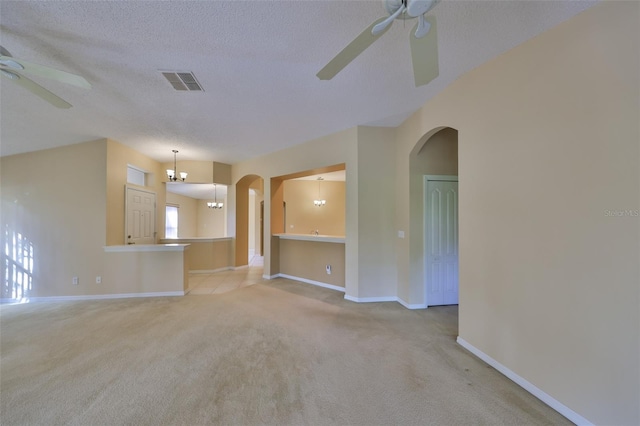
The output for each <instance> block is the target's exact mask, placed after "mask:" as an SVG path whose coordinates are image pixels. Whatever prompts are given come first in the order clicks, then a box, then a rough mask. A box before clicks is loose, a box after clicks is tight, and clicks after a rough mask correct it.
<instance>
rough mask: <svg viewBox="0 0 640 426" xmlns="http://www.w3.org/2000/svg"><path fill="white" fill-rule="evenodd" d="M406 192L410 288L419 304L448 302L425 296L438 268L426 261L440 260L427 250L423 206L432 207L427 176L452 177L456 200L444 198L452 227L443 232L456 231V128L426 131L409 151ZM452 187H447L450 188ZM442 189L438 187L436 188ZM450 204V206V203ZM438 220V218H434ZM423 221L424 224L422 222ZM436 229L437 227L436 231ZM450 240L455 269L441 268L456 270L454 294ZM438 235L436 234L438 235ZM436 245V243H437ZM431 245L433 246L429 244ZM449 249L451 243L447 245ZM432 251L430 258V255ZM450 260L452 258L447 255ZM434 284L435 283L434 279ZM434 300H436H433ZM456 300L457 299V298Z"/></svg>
mask: <svg viewBox="0 0 640 426" xmlns="http://www.w3.org/2000/svg"><path fill="white" fill-rule="evenodd" d="M409 170H410V181H409V192H410V201H409V202H410V209H409V211H410V213H409V216H410V218H409V220H410V229H411V238H410V243H409V257H410V259H411V261H410V264H409V269H410V270H409V282H410V286H411V288H412V294H416V295H419V298H421V299H422V303H420V305H421V306H424V307H425V308H426V307H427V306H429V305H433V304H450V302H451V298H450V297H449V298H448V299H445V301H446V303H442V302H440V301H436V300H428V294H427V289H428V286H429V285H430V284H433V282H432V280H437V279H439V278H438V274H440V272H439V271H437V270H436V268H435V267H433V268H432V270H429V264H428V262H429V261H433V260H434V259H435V261H440V260H441V259H440V258H439V257H438V256H435V257H434V256H433V253H430V251H431V250H430V249H429V248H428V247H430V243H433V241H428V240H427V235H428V234H429V235H431V236H433V232H434V231H433V229H427V227H428V226H429V223H430V221H428V220H425V219H429V214H430V213H428V212H427V211H426V208H431V207H433V206H431V207H430V204H429V200H427V198H426V197H425V194H426V192H427V190H428V188H427V181H428V180H429V179H428V178H425V177H427V176H428V177H430V178H431V180H432V181H436V182H437V181H442V182H445V181H451V182H454V181H455V182H456V185H455V187H456V193H455V194H454V195H455V196H456V199H455V200H453V201H452V200H448V201H447V200H445V201H447V202H454V203H455V206H454V207H455V212H454V213H455V215H454V216H455V221H456V223H455V225H456V227H455V230H454V229H453V228H451V229H443V230H442V234H443V235H444V236H446V234H448V233H451V232H456V231H457V180H458V131H457V130H455V129H453V128H451V127H439V128H436V129H433V130H431V131H430V132H428V133H426V134H425V135H424V136H423V137H422V138H421V139H420V140H419V141H418V142H417V143H416V145H415V147H414V149H413V150H412V151H411V154H410V158H409ZM450 189H451V188H449V189H447V191H449V190H450ZM437 191H441V190H440V189H436V192H437ZM449 207H450V208H451V206H449ZM436 222H437V221H436ZM425 223H426V225H425ZM436 232H437V231H436ZM457 237H458V236H457V235H455V240H452V238H453V236H451V235H449V243H451V242H452V241H453V242H454V243H455V247H453V248H454V249H455V270H452V266H451V264H448V265H445V266H444V267H443V268H445V269H446V270H445V269H443V271H444V272H442V273H443V274H446V275H451V274H455V277H454V278H455V282H456V294H457V240H458V238H457ZM438 238H439V237H438ZM438 241H439V240H438ZM436 245H437V244H436ZM431 247H432V246H431ZM448 248H449V249H451V247H448ZM430 255H431V257H432V258H431V259H429V256H430ZM448 259H449V260H451V258H448ZM436 284H437V283H436ZM434 302H436V303H434ZM456 303H457V301H456Z"/></svg>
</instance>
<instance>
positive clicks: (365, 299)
mask: <svg viewBox="0 0 640 426" xmlns="http://www.w3.org/2000/svg"><path fill="white" fill-rule="evenodd" d="M344 298H345V299H346V300H349V301H351V302H358V303H376V302H397V301H398V298H397V297H393V296H389V297H353V296H349V295H348V294H345V295H344Z"/></svg>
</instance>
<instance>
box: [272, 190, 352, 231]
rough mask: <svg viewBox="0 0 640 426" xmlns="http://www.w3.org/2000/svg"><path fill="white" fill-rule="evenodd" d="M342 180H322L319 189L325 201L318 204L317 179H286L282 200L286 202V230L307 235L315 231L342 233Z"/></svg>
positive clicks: (343, 217) (343, 195)
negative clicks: (314, 202)
mask: <svg viewBox="0 0 640 426" xmlns="http://www.w3.org/2000/svg"><path fill="white" fill-rule="evenodd" d="M345 189H346V186H345V183H344V182H334V181H322V182H321V183H320V191H321V196H322V199H325V200H326V201H327V204H326V205H324V206H322V207H317V206H315V205H314V204H313V201H314V200H315V199H317V198H318V182H317V181H308V180H285V181H284V201H285V202H286V203H287V217H286V224H285V232H287V233H291V234H309V233H311V231H314V230H318V232H319V233H320V234H323V235H340V236H344V234H345V202H346V199H345V197H346V195H345Z"/></svg>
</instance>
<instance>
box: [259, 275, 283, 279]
mask: <svg viewBox="0 0 640 426" xmlns="http://www.w3.org/2000/svg"><path fill="white" fill-rule="evenodd" d="M279 276H280V274H275V275H263V276H262V278H264V279H265V280H273V279H276V278H278V277H279Z"/></svg>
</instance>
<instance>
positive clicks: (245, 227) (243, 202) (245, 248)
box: [234, 175, 264, 267]
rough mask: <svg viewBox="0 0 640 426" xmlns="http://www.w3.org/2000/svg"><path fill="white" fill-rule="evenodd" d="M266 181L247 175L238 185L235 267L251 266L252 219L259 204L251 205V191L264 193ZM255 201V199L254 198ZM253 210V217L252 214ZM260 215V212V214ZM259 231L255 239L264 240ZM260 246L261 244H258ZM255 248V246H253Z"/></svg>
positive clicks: (256, 176)
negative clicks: (251, 210)
mask: <svg viewBox="0 0 640 426" xmlns="http://www.w3.org/2000/svg"><path fill="white" fill-rule="evenodd" d="M263 185H264V180H263V179H262V177H260V176H258V175H246V176H244V177H242V178H241V179H240V180H239V181H238V182H237V183H236V241H235V260H234V266H236V267H238V266H245V265H248V264H249V247H250V246H251V245H252V244H251V243H250V241H249V237H250V234H251V232H250V223H249V220H250V217H251V218H254V221H255V213H256V212H255V209H256V205H255V204H257V203H255V202H254V203H253V205H250V202H249V201H250V198H251V197H250V196H249V190H250V189H253V190H254V191H256V193H257V194H262V193H263V188H264V186H263ZM254 199H255V198H254ZM250 209H253V213H254V214H253V215H252V214H251V212H250ZM258 214H259V212H258ZM255 234H260V231H259V229H258V230H257V232H256V230H255V228H254V232H253V235H254V236H255V239H256V240H257V239H258V238H260V239H261V238H263V237H262V235H259V236H258V235H255ZM257 245H258V246H260V244H257ZM253 246H254V247H255V244H254V245H253Z"/></svg>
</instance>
